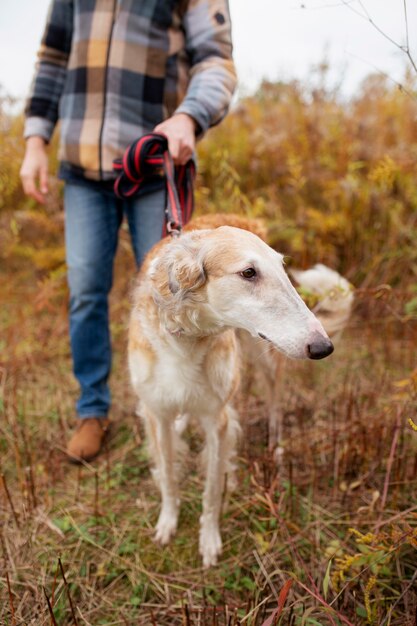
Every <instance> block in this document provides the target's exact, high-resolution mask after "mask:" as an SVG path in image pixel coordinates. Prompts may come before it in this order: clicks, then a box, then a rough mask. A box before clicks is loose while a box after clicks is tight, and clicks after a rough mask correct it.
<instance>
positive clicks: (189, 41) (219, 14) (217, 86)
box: [176, 0, 236, 134]
mask: <svg viewBox="0 0 417 626" xmlns="http://www.w3.org/2000/svg"><path fill="white" fill-rule="evenodd" d="M183 27H184V31H185V37H186V50H187V53H188V56H189V58H190V61H191V69H190V83H189V85H188V89H187V93H186V96H185V98H184V100H183V102H182V103H181V104H180V106H179V107H178V109H177V110H176V113H185V114H187V115H189V116H190V117H192V118H193V119H194V120H195V121H196V123H197V125H198V134H202V133H204V132H205V131H206V130H207V129H208V128H209V127H210V126H214V125H215V124H218V123H219V122H220V121H221V120H222V119H223V117H224V116H225V115H226V113H227V111H228V108H229V105H230V102H231V99H232V96H233V92H234V90H235V87H236V71H235V66H234V63H233V57H232V50H233V47H232V35H231V23H230V14H229V3H228V1H227V0H189V3H188V7H187V10H186V12H185V14H184V18H183Z"/></svg>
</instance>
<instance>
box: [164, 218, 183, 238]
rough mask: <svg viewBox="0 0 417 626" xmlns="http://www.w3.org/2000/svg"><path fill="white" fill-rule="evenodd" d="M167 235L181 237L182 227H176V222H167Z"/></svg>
mask: <svg viewBox="0 0 417 626" xmlns="http://www.w3.org/2000/svg"><path fill="white" fill-rule="evenodd" d="M166 228H167V233H168V235H171V237H174V238H176V237H179V236H180V235H181V226H179V225H176V224H175V222H172V221H171V220H169V221H167V226H166Z"/></svg>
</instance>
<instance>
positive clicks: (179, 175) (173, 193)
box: [113, 133, 195, 235]
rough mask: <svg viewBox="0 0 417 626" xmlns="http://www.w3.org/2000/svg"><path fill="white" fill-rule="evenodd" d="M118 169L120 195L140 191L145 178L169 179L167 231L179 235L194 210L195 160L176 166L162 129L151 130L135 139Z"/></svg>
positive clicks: (117, 163) (118, 161) (116, 188)
mask: <svg viewBox="0 0 417 626" xmlns="http://www.w3.org/2000/svg"><path fill="white" fill-rule="evenodd" d="M113 169H114V171H115V172H117V173H118V177H117V178H116V181H115V183H114V192H115V194H116V195H117V197H118V198H130V197H132V196H134V195H135V194H136V193H138V191H139V189H140V187H141V185H142V184H143V183H144V182H145V181H151V180H158V179H160V178H161V177H164V178H165V181H166V191H167V193H166V206H165V216H166V226H165V232H164V233H163V234H164V235H166V233H169V234H173V235H179V234H180V232H181V229H182V226H183V225H184V224H186V223H187V222H188V221H189V220H190V218H191V215H192V213H193V210H194V178H195V163H194V161H193V160H192V159H190V160H189V161H188V163H186V164H185V165H178V166H176V167H175V166H174V162H173V160H172V157H171V155H170V153H169V150H168V139H167V138H166V137H165V135H161V134H159V133H149V134H148V135H143V137H140V139H137V140H136V141H134V142H133V143H132V144H130V146H129V147H128V148H127V149H126V151H125V153H124V155H123V157H122V158H121V159H115V160H114V161H113Z"/></svg>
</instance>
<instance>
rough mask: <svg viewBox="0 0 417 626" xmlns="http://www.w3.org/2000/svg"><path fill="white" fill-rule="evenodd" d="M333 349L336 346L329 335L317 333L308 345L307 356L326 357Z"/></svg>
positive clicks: (311, 357)
mask: <svg viewBox="0 0 417 626" xmlns="http://www.w3.org/2000/svg"><path fill="white" fill-rule="evenodd" d="M333 350H334V346H333V344H332V342H331V341H330V339H329V338H328V337H323V335H320V334H319V333H315V334H314V335H313V339H312V341H310V343H309V344H308V346H307V356H308V358H309V359H315V360H318V359H325V358H326V356H329V355H330V354H331V353H332V352H333Z"/></svg>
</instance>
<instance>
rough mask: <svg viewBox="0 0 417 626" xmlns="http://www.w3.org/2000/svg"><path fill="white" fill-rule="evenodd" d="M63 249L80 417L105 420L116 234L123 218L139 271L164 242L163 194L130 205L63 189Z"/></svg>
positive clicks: (104, 194) (84, 189) (90, 190)
mask: <svg viewBox="0 0 417 626" xmlns="http://www.w3.org/2000/svg"><path fill="white" fill-rule="evenodd" d="M64 204H65V243H66V257H67V267H68V283H69V290H70V307H69V308H70V339H71V349H72V358H73V368H74V374H75V377H76V378H77V380H78V382H79V384H80V388H81V395H80V398H79V400H78V402H77V412H78V415H79V417H81V418H88V417H93V416H94V417H106V416H107V413H108V410H109V408H110V401H111V398H110V390H109V387H108V378H109V374H110V369H111V339H110V331H109V313H108V294H109V292H110V289H111V287H112V283H113V261H114V256H115V254H116V249H117V241H118V233H119V228H120V225H121V223H122V220H123V216H124V215H125V216H126V218H127V222H128V225H129V230H130V235H131V239H132V245H133V251H134V254H135V259H136V263H137V265H138V266H139V265H140V264H141V262H142V260H143V258H144V256H145V254H146V253H147V252H148V250H149V249H150V248H151V247H152V246H153V244H154V243H156V242H157V241H159V239H161V236H162V229H163V224H164V219H165V217H164V207H165V190H158V191H154V192H152V193H150V194H148V195H144V196H141V197H139V198H132V199H129V200H118V199H117V198H116V197H115V196H114V195H113V194H112V193H111V192H108V191H101V190H97V189H96V188H95V187H89V186H86V185H78V184H74V183H66V186H65V195H64Z"/></svg>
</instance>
